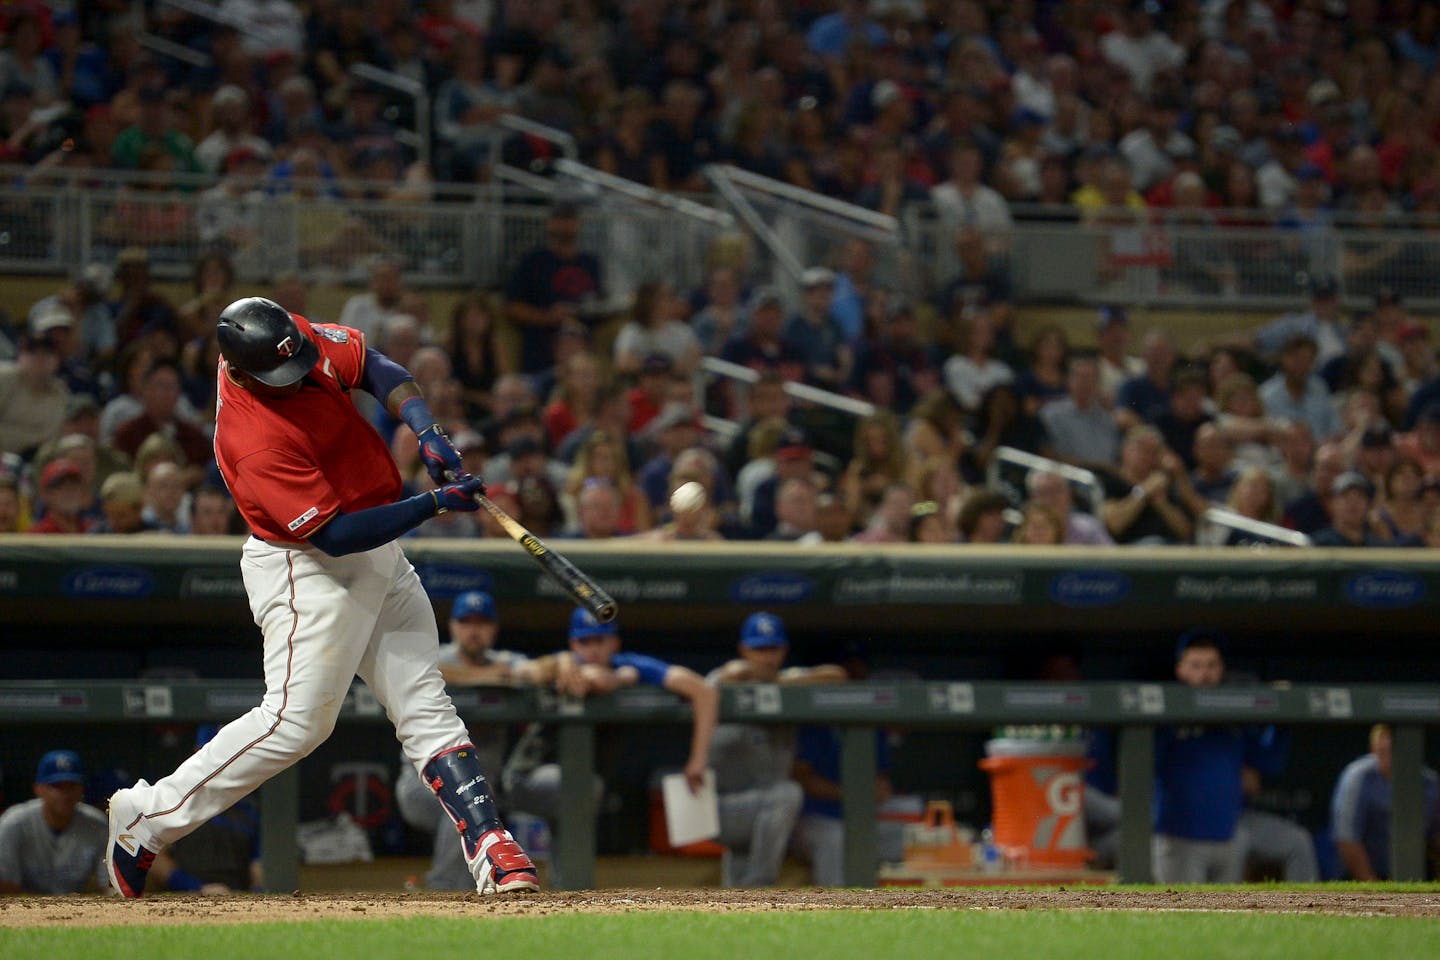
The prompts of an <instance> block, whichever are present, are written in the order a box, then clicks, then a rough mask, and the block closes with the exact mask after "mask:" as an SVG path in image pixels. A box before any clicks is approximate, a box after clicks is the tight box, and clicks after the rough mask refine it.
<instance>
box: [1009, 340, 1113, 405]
mask: <svg viewBox="0 0 1440 960" xmlns="http://www.w3.org/2000/svg"><path fill="white" fill-rule="evenodd" d="M1069 355H1070V344H1069V341H1068V340H1067V339H1066V337H1065V331H1064V330H1062V329H1061V328H1060V327H1058V326H1056V325H1054V324H1046V325H1045V326H1043V327H1041V328H1040V329H1039V330H1037V331H1035V334H1034V336H1032V337H1031V340H1030V352H1029V356H1028V357H1027V360H1028V362H1027V363H1026V364H1024V366H1023V367H1021V369H1020V370H1019V372H1018V376H1017V377H1016V381H1015V388H1016V390H1017V391H1018V393H1019V395H1020V402H1021V405H1022V406H1023V408H1024V410H1025V413H1027V414H1029V415H1030V416H1034V415H1036V414H1038V413H1039V412H1040V410H1041V409H1042V408H1044V407H1045V406H1046V405H1048V404H1050V403H1053V402H1055V401H1057V400H1061V399H1063V398H1064V397H1065V396H1066V389H1067V385H1066V369H1065V361H1066V358H1067V357H1068V356H1069ZM1096 385H1097V386H1098V385H1099V383H1098V380H1097V383H1096Z"/></svg>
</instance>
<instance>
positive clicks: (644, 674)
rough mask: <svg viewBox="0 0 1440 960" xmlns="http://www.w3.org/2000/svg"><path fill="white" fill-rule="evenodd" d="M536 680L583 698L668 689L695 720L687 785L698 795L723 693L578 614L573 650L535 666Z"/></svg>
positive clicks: (572, 622) (578, 609) (573, 623)
mask: <svg viewBox="0 0 1440 960" xmlns="http://www.w3.org/2000/svg"><path fill="white" fill-rule="evenodd" d="M535 673H536V677H535V679H536V680H537V681H538V682H540V683H553V684H554V685H555V688H556V689H557V690H559V691H560V692H561V693H567V694H570V695H571V696H576V697H583V696H588V695H590V694H603V693H613V692H614V691H616V690H618V689H620V688H621V687H630V686H634V685H636V684H647V685H649V686H654V687H663V688H664V689H666V690H669V691H670V692H672V693H676V694H679V695H680V696H682V697H684V698H685V699H686V700H688V701H690V709H691V711H692V713H693V714H694V725H693V732H692V733H691V737H690V758H689V760H687V761H686V763H685V779H686V780H687V781H688V782H689V784H690V789H692V790H698V789H699V788H700V784H701V782H702V781H703V780H704V777H705V768H706V767H707V766H709V763H710V742H711V740H713V739H714V737H715V725H716V722H717V720H718V718H719V716H720V692H719V691H718V690H717V689H716V688H715V687H714V686H713V685H712V684H709V683H707V682H705V678H703V677H701V676H700V675H699V674H698V673H696V672H695V671H694V670H691V669H690V668H689V667H682V666H679V665H678V664H673V663H666V662H665V661H663V660H657V659H656V658H654V657H648V656H646V655H645V654H643V653H629V652H626V651H622V650H621V649H620V627H619V625H618V624H617V623H616V622H615V621H613V620H612V621H611V622H610V623H601V622H600V621H598V620H596V619H595V617H594V615H593V614H591V613H590V611H588V610H585V609H583V608H581V607H576V608H575V613H574V614H573V615H572V616H571V617H570V649H569V650H567V651H564V652H562V653H558V654H552V655H550V656H548V657H542V658H541V659H540V660H539V661H537V662H536V664H535Z"/></svg>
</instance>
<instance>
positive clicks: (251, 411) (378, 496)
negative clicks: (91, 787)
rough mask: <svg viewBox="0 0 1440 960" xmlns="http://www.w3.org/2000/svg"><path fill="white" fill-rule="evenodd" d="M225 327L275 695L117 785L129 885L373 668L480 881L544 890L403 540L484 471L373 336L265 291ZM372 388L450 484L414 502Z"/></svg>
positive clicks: (122, 887) (221, 441) (281, 758)
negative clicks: (467, 461) (459, 707)
mask: <svg viewBox="0 0 1440 960" xmlns="http://www.w3.org/2000/svg"><path fill="white" fill-rule="evenodd" d="M217 336H218V340H219V344H220V354H221V358H222V359H221V361H220V366H219V391H218V393H219V403H218V405H217V408H216V415H215V459H216V462H217V464H218V465H219V467H220V473H221V475H222V476H223V477H224V479H225V484H226V486H228V487H229V488H230V493H231V495H232V496H234V498H235V505H236V507H237V508H238V510H239V512H240V514H241V516H242V517H244V518H245V521H246V523H247V524H249V527H250V530H251V532H252V533H253V534H254V536H253V537H251V538H250V539H249V540H247V541H246V543H245V547H244V551H243V555H242V557H241V561H240V569H241V573H242V575H243V577H244V581H245V591H246V593H247V594H248V595H249V598H250V609H251V611H252V612H253V613H254V616H255V622H256V624H257V625H259V627H260V629H261V632H262V633H263V634H264V659H265V683H266V692H265V696H264V699H262V700H261V702H260V705H259V706H258V707H256V708H254V709H253V710H251V711H250V712H249V713H246V714H245V715H244V716H242V717H240V718H238V719H236V720H234V721H232V722H231V723H229V724H227V725H226V726H225V727H223V728H222V729H221V730H220V732H219V733H217V734H216V735H215V738H214V739H213V740H211V741H210V742H209V743H207V744H206V745H205V746H204V747H202V748H201V749H200V750H198V751H196V752H195V753H194V754H192V755H191V756H190V758H189V759H187V760H186V761H185V762H184V763H182V764H181V765H180V767H179V768H178V769H176V771H175V772H174V773H172V774H171V775H170V776H168V777H165V778H163V779H161V780H160V781H158V782H157V783H155V784H154V785H153V786H151V785H150V784H148V783H146V782H145V781H144V780H141V781H140V782H139V783H137V784H136V785H135V786H134V787H130V788H128V789H122V790H118V791H116V793H115V795H114V796H112V797H111V798H110V842H109V844H108V845H107V848H106V849H107V855H106V871H107V874H108V876H109V879H110V883H111V885H112V886H113V887H114V889H115V891H116V892H117V893H119V894H121V895H123V896H126V897H138V896H140V895H141V894H142V893H143V892H144V889H145V878H146V874H147V871H148V870H149V869H150V864H151V863H152V862H153V860H154V859H155V854H156V853H158V852H160V851H161V850H163V849H164V848H165V847H166V846H167V845H168V844H170V843H173V842H174V841H176V840H178V839H180V838H181V837H183V836H185V835H187V834H189V833H190V832H191V831H193V830H195V829H196V828H197V827H199V826H200V825H201V824H203V823H205V822H206V821H208V820H209V819H210V818H211V817H213V816H215V815H216V814H218V813H220V812H221V811H223V810H225V809H227V808H228V807H230V806H231V805H232V804H233V803H235V801H237V800H239V799H240V798H241V797H243V796H245V795H246V794H248V793H250V792H251V791H252V790H254V789H255V788H256V787H258V786H259V785H260V784H261V783H263V782H264V781H265V780H267V779H269V778H270V777H272V776H274V775H275V774H276V773H279V772H280V771H281V770H284V769H285V768H286V767H289V766H290V765H291V764H293V763H294V762H295V761H297V760H299V759H300V758H301V757H304V756H306V755H308V754H309V753H310V752H311V751H312V750H314V749H315V748H316V747H318V746H319V745H320V744H321V743H322V742H324V741H325V739H326V738H327V737H329V735H330V731H331V730H332V729H333V728H334V726H335V718H336V716H337V715H338V714H339V712H340V706H341V704H342V703H343V702H344V699H345V694H346V692H347V691H348V690H349V689H350V683H351V681H352V679H353V678H354V676H355V675H356V674H359V676H360V677H361V679H363V680H364V681H365V682H366V684H367V685H368V686H369V688H370V689H371V691H373V692H374V694H375V696H376V698H377V699H378V700H379V701H380V702H381V703H382V704H383V705H384V706H385V709H386V711H387V712H388V713H389V715H390V718H391V720H392V721H393V722H394V724H395V732H396V736H397V737H398V738H399V740H400V742H401V745H402V748H403V749H404V751H405V755H406V757H407V758H408V759H409V760H410V762H411V764H412V765H413V766H414V767H415V771H416V773H417V774H419V776H420V777H421V778H422V779H424V781H425V783H426V785H427V786H428V787H429V788H430V789H431V791H432V792H434V794H435V795H436V797H437V799H438V800H439V801H440V803H441V805H442V806H443V807H444V808H445V811H446V812H447V813H448V814H449V815H450V819H451V820H452V821H453V822H454V823H455V825H456V828H457V830H458V831H459V832H460V834H461V841H462V844H463V847H464V852H465V860H466V863H467V864H468V865H469V867H470V872H471V875H472V876H474V878H475V884H476V889H477V890H479V892H480V893H482V894H484V893H511V892H520V891H533V890H537V889H539V884H538V882H537V879H536V874H535V866H534V864H533V863H531V862H530V858H529V857H527V856H526V855H525V853H524V851H522V850H521V849H520V846H519V844H517V843H516V842H515V840H514V838H513V837H511V836H510V833H509V831H507V830H506V829H505V827H504V825H503V824H502V823H501V822H500V818H499V815H498V814H497V812H496V810H495V804H494V802H493V800H492V799H491V796H490V793H491V791H490V789H489V785H488V784H487V782H486V779H485V776H484V774H483V773H482V772H481V769H480V765H479V762H478V760H477V758H476V755H475V748H474V746H473V745H472V743H471V741H470V735H469V733H468V732H467V731H466V729H465V725H464V724H463V723H462V722H461V720H460V718H459V717H458V716H457V715H456V713H455V708H454V707H453V706H452V705H451V703H450V699H449V697H448V696H446V694H445V682H444V680H443V679H442V678H441V676H440V670H439V668H438V667H437V666H436V658H437V655H438V652H439V635H438V631H437V629H436V626H435V614H434V611H433V610H432V609H431V606H430V602H429V600H428V598H427V597H426V595H425V591H424V588H423V587H422V586H421V585H420V578H419V577H418V576H417V575H416V573H415V569H414V568H413V567H412V566H411V565H410V562H409V561H408V560H407V559H406V558H405V555H404V553H402V552H401V550H400V547H399V546H398V545H397V544H396V543H395V538H396V537H399V536H400V535H401V534H403V533H405V532H406V531H408V530H411V529H413V528H414V527H416V526H418V525H419V524H421V523H423V522H424V521H425V520H427V519H429V518H430V517H433V516H435V515H436V514H438V513H444V512H446V511H447V510H460V511H467V512H469V511H474V510H476V509H477V508H478V503H477V502H476V499H475V497H476V495H483V494H484V493H485V484H484V482H483V481H482V480H481V479H480V478H479V477H473V476H470V475H468V474H464V473H462V467H461V460H460V455H459V453H457V452H456V451H455V448H454V447H453V446H452V445H451V444H450V441H449V439H447V438H446V436H445V434H444V433H442V432H441V431H440V428H439V427H438V426H436V424H435V418H434V416H433V415H431V413H430V410H429V407H428V406H427V405H426V403H425V400H424V398H423V397H422V396H421V395H420V389H419V388H418V387H417V386H416V385H415V381H414V380H413V379H412V378H411V377H410V375H409V374H408V373H407V372H406V371H405V370H404V368H402V367H400V366H399V365H397V364H396V363H395V362H394V361H392V360H390V359H389V358H388V357H386V356H385V355H384V354H382V353H380V352H378V351H376V350H374V349H370V348H367V346H366V345H365V335H364V334H362V333H361V332H360V331H358V330H354V329H351V328H349V327H342V326H332V325H329V324H312V323H310V321H308V320H306V319H305V318H304V317H301V316H298V315H295V314H291V313H288V312H287V311H286V310H285V309H284V308H282V307H280V306H279V305H278V304H276V303H274V302H272V301H270V300H265V299H262V298H259V297H252V298H247V299H244V300H238V301H236V302H235V303H232V304H231V305H230V306H229V307H227V308H225V311H224V312H223V313H221V315H220V320H219V325H218V330H217ZM357 388H358V389H361V390H364V391H366V392H367V393H369V394H371V395H372V396H374V397H376V398H377V399H379V400H381V401H382V402H383V403H384V404H385V406H386V409H388V410H389V412H390V413H391V415H392V416H394V417H396V418H398V419H400V420H402V421H404V422H405V423H407V424H408V425H409V426H410V428H411V429H412V430H414V432H415V435H416V436H417V437H418V438H419V442H420V458H421V460H422V462H424V463H425V466H426V468H427V469H428V470H429V472H430V474H431V476H432V477H433V478H434V479H435V481H436V484H437V486H436V487H435V489H433V490H427V491H426V492H424V493H422V494H419V495H417V496H414V497H409V498H406V499H398V498H399V497H400V494H401V486H400V474H399V471H398V470H397V469H396V467H395V461H394V460H393V459H392V458H391V456H390V452H389V449H388V448H387V447H386V445H385V443H384V441H383V440H381V439H380V435H379V434H377V433H376V432H375V430H374V428H373V427H371V426H370V425H369V424H368V423H367V422H366V421H365V419H364V417H363V416H362V415H361V413H360V411H359V410H358V409H357V408H356V406H355V404H354V402H353V401H352V399H351V397H350V391H351V390H353V389H357Z"/></svg>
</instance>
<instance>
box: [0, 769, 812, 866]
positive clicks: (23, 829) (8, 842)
mask: <svg viewBox="0 0 1440 960" xmlns="http://www.w3.org/2000/svg"><path fill="white" fill-rule="evenodd" d="M84 793H85V773H84V771H83V770H82V769H81V768H80V757H79V756H78V755H77V754H75V753H74V752H73V751H71V750H51V751H50V752H49V753H47V754H45V756H43V757H41V758H40V766H39V767H38V769H37V770H36V771H35V799H34V800H27V801H25V802H24V803H17V804H15V806H13V807H11V808H10V809H9V810H6V811H5V813H4V815H3V816H0V894H7V893H48V894H56V893H82V892H86V891H93V890H95V889H96V886H97V885H98V884H100V883H101V882H102V881H101V880H100V878H101V877H102V876H103V871H102V870H101V867H100V860H101V857H103V856H104V854H105V840H106V839H107V836H108V832H109V827H108V825H107V823H106V820H105V814H103V813H101V812H100V811H99V810H97V809H95V808H94V807H92V806H90V805H89V804H87V803H82V802H81V800H80V798H81V797H82V796H83V795H84ZM796 805H797V807H798V805H799V801H798V800H797V801H796Z"/></svg>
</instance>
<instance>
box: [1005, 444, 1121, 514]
mask: <svg viewBox="0 0 1440 960" xmlns="http://www.w3.org/2000/svg"><path fill="white" fill-rule="evenodd" d="M1036 470H1039V471H1042V472H1044V473H1055V474H1059V475H1060V476H1061V477H1063V478H1064V479H1065V482H1066V483H1068V484H1069V485H1070V489H1071V491H1072V492H1073V493H1074V495H1075V500H1076V502H1077V503H1079V504H1080V505H1081V506H1082V507H1083V508H1084V509H1085V511H1086V512H1087V513H1093V514H1097V515H1098V514H1099V512H1100V505H1101V504H1102V503H1104V502H1105V488H1104V487H1103V486H1101V484H1100V478H1099V477H1097V476H1096V475H1095V474H1094V472H1092V471H1090V470H1086V469H1084V468H1082V467H1077V466H1074V465H1072V464H1068V463H1064V462H1062V461H1060V460H1051V459H1050V458H1049V457H1042V456H1039V455H1038V454H1034V453H1027V452H1025V451H1024V450H1017V449H1015V448H1014V447H996V448H995V453H994V455H993V456H992V457H991V458H990V466H989V467H988V468H987V469H986V476H985V485H986V486H987V487H989V488H990V489H991V490H999V491H1000V492H1001V493H1004V494H1005V495H1006V496H1008V497H1009V498H1010V502H1011V503H1017V504H1019V503H1024V502H1025V501H1026V500H1028V499H1029V495H1028V494H1027V493H1026V488H1025V480H1026V477H1028V476H1029V475H1030V473H1031V472H1033V471H1036Z"/></svg>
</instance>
